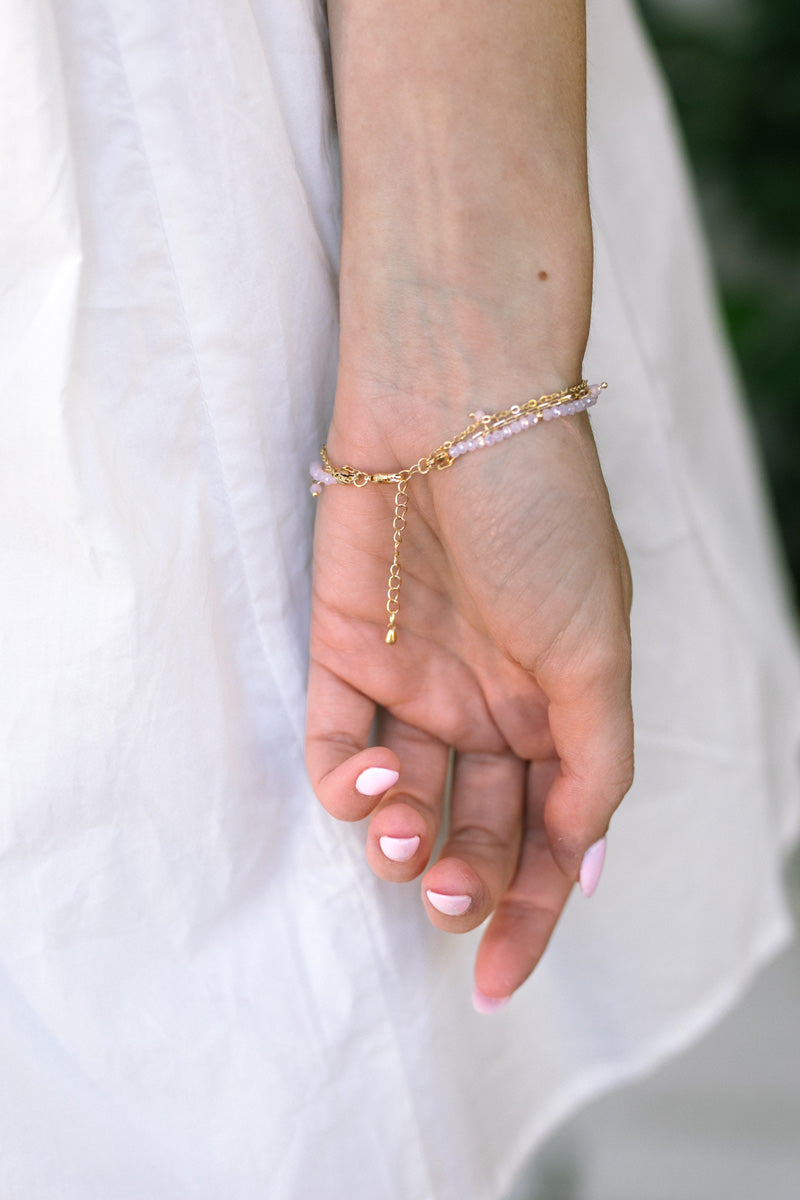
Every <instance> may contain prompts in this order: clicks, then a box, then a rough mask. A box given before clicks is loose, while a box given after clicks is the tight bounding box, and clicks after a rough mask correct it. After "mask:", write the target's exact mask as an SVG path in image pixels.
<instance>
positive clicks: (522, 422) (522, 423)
mask: <svg viewBox="0 0 800 1200" xmlns="http://www.w3.org/2000/svg"><path fill="white" fill-rule="evenodd" d="M519 427H520V429H529V428H530V420H529V419H528V417H520V419H519Z"/></svg>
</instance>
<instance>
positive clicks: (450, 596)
mask: <svg viewBox="0 0 800 1200" xmlns="http://www.w3.org/2000/svg"><path fill="white" fill-rule="evenodd" d="M555 425H556V423H554V424H553V425H551V427H550V428H545V429H541V430H537V431H535V432H534V433H532V434H530V435H525V436H523V437H520V438H517V439H513V440H512V442H510V443H508V444H507V445H505V446H503V447H502V449H501V448H498V449H497V451H491V450H489V451H482V452H480V453H479V454H475V455H473V456H471V458H470V459H469V460H466V461H465V462H464V463H459V464H458V465H457V466H456V467H455V468H454V469H453V470H450V471H447V472H444V473H438V472H436V473H434V474H433V475H432V476H429V477H427V478H424V479H423V478H416V479H415V480H414V481H413V483H412V486H411V504H410V506H409V519H408V527H407V530H406V533H405V536H404V539H403V544H402V547H401V564H402V574H403V584H402V591H401V597H400V604H401V609H400V617H399V625H398V629H399V633H398V640H397V643H396V645H394V646H387V645H386V644H385V642H384V629H385V619H386V609H385V603H386V584H387V576H388V566H389V562H390V559H391V525H392V514H393V493H392V490H391V487H389V486H385V487H383V486H379V485H373V486H371V487H368V488H365V489H360V490H356V489H353V488H346V487H334V488H330V489H327V490H326V494H325V495H324V497H323V498H322V500H321V503H320V511H319V513H318V524H317V535H316V550H315V575H314V607H313V616H312V637H311V654H312V672H311V683H310V694H309V765H310V769H311V772H312V777H314V779H315V783H316V785H317V790H318V793H319V794H320V798H321V799H322V800H323V803H325V804H326V807H328V808H329V810H330V811H331V812H333V813H334V814H335V815H337V816H342V817H345V818H353V817H361V816H363V815H366V813H367V812H369V811H371V810H372V809H373V807H374V805H375V801H374V800H365V798H364V797H361V796H359V795H358V794H357V793H356V792H355V791H354V789H353V782H354V780H355V778H356V776H357V774H358V772H359V770H360V769H361V768H362V766H363V765H366V763H367V760H369V762H370V763H372V764H375V763H377V765H384V766H389V767H391V766H396V768H397V769H400V771H401V777H400V780H399V782H398V784H397V786H395V787H394V788H393V789H391V791H390V792H389V793H388V794H387V795H386V797H385V798H384V799H383V800H382V801H381V803H380V804H379V805H378V806H377V808H376V809H375V812H374V816H373V820H372V822H371V826H370V836H369V839H368V849H367V853H368V857H369V860H370V862H371V864H372V866H373V867H374V869H375V870H376V871H377V872H378V873H379V874H380V875H381V876H382V877H384V878H387V879H393V880H403V879H409V878H412V877H413V876H414V875H417V874H419V873H420V872H421V871H422V870H423V869H424V867H425V865H426V862H427V860H428V856H429V854H430V850H431V847H432V845H433V842H434V841H435V839H436V835H437V832H438V826H439V820H440V814H441V797H442V793H443V791H444V783H445V776H446V771H447V764H448V753H449V748H450V747H452V748H453V749H454V750H455V752H456V767H455V777H454V785H453V798H452V809H451V817H450V830H449V837H448V840H447V843H446V845H445V847H444V849H443V852H442V855H441V856H440V858H439V861H438V862H437V863H436V864H435V865H433V866H432V867H430V868H429V869H428V870H427V872H426V875H425V878H424V881H423V889H424V891H425V892H427V891H428V890H432V891H434V892H439V893H445V894H451V895H452V894H454V893H458V894H464V895H469V896H470V897H471V901H472V903H471V906H470V908H469V911H468V912H467V913H466V914H465V915H463V916H460V917H452V916H444V915H442V914H441V913H439V912H437V911H436V909H434V908H433V907H431V906H429V914H430V915H431V918H432V920H434V922H435V923H436V924H437V925H440V926H441V927H443V928H446V929H457V930H461V929H465V928H470V927H472V926H474V925H477V924H478V923H479V922H480V921H482V920H483V919H484V918H485V917H486V916H488V915H489V913H490V912H492V911H493V910H496V914H495V919H494V921H493V922H492V924H491V926H490V928H489V930H488V931H487V933H486V935H485V936H484V940H483V943H482V947H481V951H480V953H479V959H478V964H477V968H476V978H477V981H478V986H479V987H480V989H481V991H483V992H485V993H486V994H488V995H506V994H508V993H509V992H510V991H512V990H513V989H514V988H516V987H517V986H518V985H519V983H521V982H522V980H523V979H524V978H525V977H526V976H527V974H528V973H529V972H530V970H531V969H532V968H533V966H534V965H535V962H536V961H538V958H539V957H540V955H541V953H542V951H543V950H544V947H545V945H546V942H547V940H548V938H549V935H550V932H551V931H552V928H553V926H554V924H555V921H556V919H557V917H558V914H559V912H560V911H561V909H562V907H563V905H564V902H565V900H566V897H567V895H568V892H569V889H570V887H571V884H572V881H573V879H574V878H575V874H576V870H575V862H574V861H573V860H574V858H575V855H576V854H578V850H579V847H581V846H583V842H584V841H585V838H586V836H590V837H591V836H592V833H591V831H592V830H595V829H596V828H597V826H598V823H600V824H601V828H600V830H599V832H602V831H603V829H604V827H605V823H607V819H608V817H609V816H610V813H609V812H608V811H606V810H607V807H608V805H607V802H604V801H603V799H601V798H600V797H599V795H598V793H599V792H603V791H604V790H605V788H604V784H605V787H607V781H603V780H602V778H600V779H598V780H597V782H596V783H595V784H591V783H590V784H589V785H588V786H587V778H586V777H587V774H588V771H589V767H591V768H592V770H594V771H597V770H598V769H599V771H600V775H601V776H602V772H603V770H604V769H605V770H606V772H607V771H609V770H617V771H619V770H620V766H619V761H618V760H619V754H618V752H617V747H616V746H612V745H606V746H603V747H600V750H599V753H598V736H600V737H601V738H602V737H605V736H606V735H605V734H601V733H600V732H599V730H598V729H597V726H598V721H599V723H600V725H602V726H607V725H608V722H607V721H605V722H604V721H603V720H602V718H601V715H600V714H598V711H597V709H598V700H599V699H601V698H605V699H607V698H608V694H609V693H610V692H613V691H616V692H619V691H620V687H619V680H620V679H621V680H622V691H624V685H625V680H626V676H627V604H628V598H629V593H628V582H627V567H626V564H625V560H624V552H623V551H622V549H621V545H620V543H619V538H618V535H617V533H616V528H615V526H614V524H613V520H612V518H611V515H610V512H609V509H608V503H607V498H606V496H605V489H604V487H603V484H602V477H601V476H600V472H599V467H598V466H597V461H596V457H595V455H594V452H593V445H592V442H591V435H590V433H589V431H588V424H587V423H585V422H583V421H577V420H574V419H571V420H570V421H564V422H561V426H562V428H558V429H557V428H556V427H555ZM339 461H341V458H340V459H339ZM609 646H613V647H614V650H615V653H616V654H617V655H618V656H619V661H618V664H617V668H616V671H612V672H611V673H609V665H610V663H609V649H608V648H609ZM610 674H611V675H613V676H614V677H615V678H614V679H612V678H610ZM604 694H605V695H604ZM376 705H377V706H379V709H380V712H381V720H380V726H379V728H380V746H381V748H376V747H373V748H371V749H368V750H365V749H364V747H366V746H367V739H368V736H369V730H370V727H371V725H372V721H373V717H374V713H375V706H376ZM616 708H617V709H618V708H619V701H617V704H616ZM627 719H628V720H629V716H628V718H627ZM625 720H626V718H625V717H623V724H624V721H625ZM617 724H618V725H619V719H618V720H617ZM626 734H627V730H625V731H624V732H623V733H622V735H620V731H619V729H617V730H616V732H615V733H614V737H615V739H616V742H617V743H620V742H621V741H622V740H623V738H624V737H625V736H626ZM395 756H396V758H395ZM398 760H399V762H398ZM612 760H613V762H614V764H615V765H614V766H613V767H611V766H610V765H607V766H606V767H605V768H603V763H604V762H605V763H606V764H610V762H611V761H612ZM624 769H625V768H622V770H624ZM614 784H615V786H616V787H617V789H618V784H619V781H618V780H615V781H614ZM599 818H600V821H599ZM587 831H589V832H588V833H587ZM412 834H413V835H418V836H419V837H420V843H419V850H418V852H417V853H416V854H415V855H414V856H413V858H412V859H411V860H410V861H408V862H404V863H394V862H391V861H390V860H389V859H387V858H386V857H385V855H384V854H382V853H381V850H380V848H379V845H380V841H379V839H380V838H381V837H383V836H385V835H388V836H389V837H409V836H411V835H412ZM587 844H588V843H587ZM583 848H585V846H584V847H583ZM555 855H557V856H558V864H557V862H556V857H555ZM578 861H579V860H578Z"/></svg>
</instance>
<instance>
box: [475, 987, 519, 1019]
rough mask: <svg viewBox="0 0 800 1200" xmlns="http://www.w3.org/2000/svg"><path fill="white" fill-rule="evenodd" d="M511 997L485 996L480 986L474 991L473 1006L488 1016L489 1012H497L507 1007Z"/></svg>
mask: <svg viewBox="0 0 800 1200" xmlns="http://www.w3.org/2000/svg"><path fill="white" fill-rule="evenodd" d="M510 999H511V997H510V996H484V994H483V992H482V991H480V989H479V988H475V991H474V992H473V993H472V1006H473V1008H474V1009H475V1011H476V1012H479V1013H484V1014H485V1015H487V1016H488V1014H489V1013H496V1012H499V1011H500V1009H501V1008H505V1006H506V1005H507V1004H508V1002H509V1000H510Z"/></svg>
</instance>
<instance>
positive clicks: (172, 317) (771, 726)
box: [0, 0, 800, 1200]
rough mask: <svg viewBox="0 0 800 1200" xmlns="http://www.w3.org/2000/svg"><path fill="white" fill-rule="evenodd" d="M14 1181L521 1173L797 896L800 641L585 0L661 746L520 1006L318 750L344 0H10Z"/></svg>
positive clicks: (2, 929)
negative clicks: (318, 643)
mask: <svg viewBox="0 0 800 1200" xmlns="http://www.w3.org/2000/svg"><path fill="white" fill-rule="evenodd" d="M0 13H1V14H2V21H1V22H0V28H2V31H3V36H2V38H1V39H0V58H1V59H2V70H0V130H2V138H1V141H0V146H1V148H2V152H1V153H0V173H1V174H2V183H0V217H1V218H2V219H1V220H0V239H1V240H2V253H1V254H0V264H1V265H0V272H1V273H2V287H1V288H0V305H1V306H2V321H0V337H1V338H2V353H0V375H2V390H1V391H0V395H1V396H2V406H3V421H2V428H3V436H2V438H0V550H1V552H2V564H0V571H1V572H2V573H1V574H0V647H1V655H0V745H1V746H2V755H0V1195H1V1196H2V1197H3V1200H145V1198H146V1200H219V1198H220V1197H224V1198H225V1200H266V1198H267V1197H268V1198H269V1200H307V1198H310V1197H319V1198H320V1200H322V1198H324V1200H377V1198H380V1200H464V1198H465V1197H467V1198H468V1200H500V1197H501V1196H502V1195H503V1194H504V1192H505V1190H506V1189H507V1187H508V1184H509V1181H510V1179H511V1178H512V1176H513V1174H514V1172H515V1171H516V1170H517V1168H518V1167H519V1165H520V1163H521V1162H522V1160H523V1159H524V1157H525V1156H526V1155H527V1154H528V1153H529V1152H530V1151H531V1149H532V1148H534V1147H535V1145H536V1144H537V1143H538V1142H539V1141H540V1140H541V1139H542V1137H543V1136H544V1135H545V1134H546V1133H547V1132H548V1131H549V1130H550V1129H551V1128H553V1126H554V1125H555V1124H556V1123H557V1122H558V1121H559V1120H561V1119H563V1118H564V1117H565V1116H566V1115H567V1114H568V1113H569V1112H571V1111H573V1110H574V1108H575V1107H576V1106H577V1105H578V1104H579V1103H580V1102H582V1101H584V1100H585V1099H586V1098H588V1097H589V1096H592V1095H594V1094H596V1093H598V1092H599V1091H600V1090H602V1089H605V1088H608V1087H611V1086H613V1085H614V1084H616V1083H617V1082H619V1081H621V1080H622V1079H624V1078H627V1077H629V1076H631V1075H633V1074H635V1073H637V1072H640V1071H642V1070H644V1069H645V1068H646V1067H648V1066H649V1065H650V1064H652V1063H654V1062H656V1061H658V1060H659V1059H661V1058H662V1057H664V1056H665V1055H667V1054H668V1053H670V1052H672V1051H674V1050H675V1049H676V1048H678V1047H680V1046H683V1045H684V1044H686V1043H687V1042H688V1041H689V1040H690V1039H691V1038H692V1037H694V1036H696V1035H697V1034H698V1033H699V1032H700V1031H701V1030H702V1029H704V1028H705V1027H706V1026H708V1025H709V1024H710V1023H711V1022H712V1021H713V1020H714V1019H715V1018H716V1017H717V1016H718V1015H719V1014H720V1013H721V1012H722V1011H723V1010H724V1009H725V1007H726V1006H727V1005H729V1004H730V1003H731V1002H732V1000H733V999H734V998H735V996H736V995H737V994H738V992H739V990H740V989H741V987H742V986H743V984H744V982H745V981H746V980H747V979H748V978H749V977H750V976H751V975H752V974H753V972H754V971H755V970H756V969H757V968H758V966H759V965H760V964H761V963H763V962H764V961H765V959H766V958H767V957H768V956H769V955H771V954H772V953H774V952H775V951H776V950H777V948H778V947H780V946H781V945H782V944H783V943H784V942H785V941H786V939H787V937H788V936H789V932H790V930H789V923H788V918H787V914H786V907H785V904H784V899H783V896H782V892H781V888H780V876H779V869H780V864H781V859H782V855H783V854H784V852H785V850H786V847H787V846H788V844H789V842H790V840H791V838H792V837H793V835H794V832H795V828H796V823H797V776H796V766H797V764H796V749H797V741H798V730H800V700H799V697H800V684H799V680H800V672H799V671H798V655H797V650H796V645H795V642H794V640H793V634H792V631H791V626H790V621H789V617H788V615H787V607H786V602H785V600H784V598H783V591H782V586H781V585H780V583H779V579H778V572H777V568H776V565H775V560H774V557H773V551H772V546H771V541H770V533H769V532H768V530H767V529H766V528H765V524H764V517H763V512H762V507H761V500H760V491H759V482H758V479H757V476H756V472H755V471H754V467H753V462H752V459H751V453H750V449H749V444H748V435H747V432H746V429H745V428H744V427H743V422H742V419H741V417H740V413H739V409H738V402H737V397H736V383H735V380H734V378H733V377H732V374H731V371H730V368H729V365H728V362H727V359H726V356H725V353H724V352H723V350H722V349H721V347H720V343H719V339H718V330H717V326H716V321H715V317H714V316H713V313H712V309H711V307H710V304H709V286H708V280H707V275H706V265H705V255H704V251H703V248H702V246H701V244H700V242H699V240H698V235H697V231H696V227H695V219H694V216H693V213H692V209H691V203H690V199H689V197H688V195H687V191H686V185H685V183H684V180H683V177H682V173H681V165H680V162H679V160H678V158H677V156H676V151H675V149H674V147H673V144H672V140H671V139H672V134H671V129H670V116H669V112H668V111H667V108H666V105H665V101H664V98H663V95H662V92H661V90H660V85H659V82H658V80H657V77H656V74H655V72H654V69H653V66H652V64H651V61H650V59H649V56H648V54H647V51H646V50H645V48H644V47H643V45H642V42H641V37H640V33H639V30H638V27H637V25H636V23H635V21H634V19H633V17H632V15H631V12H630V10H629V9H628V7H627V6H626V4H625V2H624V0H602V2H601V0H596V3H594V4H593V5H592V4H590V35H589V37H590V40H589V59H590V64H589V93H590V103H589V124H590V142H591V164H590V166H591V184H592V193H593V201H594V217H595V222H596V231H597V277H596V304H595V318H594V325H593V333H592V340H591V347H590V352H589V355H588V359H587V371H588V374H589V375H590V376H592V377H594V376H602V377H603V378H608V379H609V381H610V382H611V385H612V386H611V387H610V389H609V391H608V392H607V393H605V395H604V397H603V402H602V404H601V405H599V406H598V408H597V409H596V410H594V411H595V414H596V415H595V417H594V425H595V430H596V434H597V438H598V442H599V445H600V451H601V456H602V460H603V464H604V469H605V472H606V475H607V479H608V483H609V486H610V490H611V493H612V499H613V503H614V506H615V511H616V514H617V518H618V521H619V524H620V526H621V529H622V533H623V536H624V539H625V542H626V544H627V548H628V551H629V554H630V558H631V562H632V566H633V574H634V586H635V605H634V615H633V625H634V639H635V667H634V690H635V705H636V718H637V759H638V773H637V779H636V783H635V786H634V789H633V791H632V792H631V794H630V796H629V798H628V799H627V800H626V802H625V804H624V805H623V807H622V809H621V810H620V811H619V813H618V815H617V816H616V818H615V820H614V822H613V825H612V831H611V835H610V841H609V854H608V860H607V866H606V872H605V876H604V879H603V883H602V886H601V888H600V889H599V891H598V893H597V895H596V897H595V898H594V899H593V900H592V901H591V903H586V902H584V901H582V900H581V898H577V899H573V900H572V901H571V902H570V904H569V906H568V909H567V912H566V914H565V917H564V919H563V921H562V922H561V925H560V927H559V930H558V932H557V935H556V937H555V939H554V942H553V944H552V946H551V948H550V950H549V951H548V953H547V955H546V958H545V960H544V962H543V963H542V965H541V966H540V968H539V969H538V970H537V972H536V973H535V975H534V977H533V978H532V980H531V981H530V982H529V983H528V984H526V985H525V987H524V988H523V989H522V990H521V991H520V992H519V993H518V994H517V996H515V998H514V1000H513V1002H512V1003H511V1004H510V1005H509V1006H508V1008H507V1009H505V1010H504V1011H503V1012H502V1013H500V1014H497V1015H496V1016H494V1017H491V1018H486V1017H480V1016H478V1015H477V1014H476V1013H475V1012H474V1011H473V1009H472V1007H471V1003H470V993H471V973H472V962H473V958H474V952H475V945H476V937H477V934H476V935H469V936H466V937H461V938H454V937H450V936H447V935H445V934H442V933H440V932H438V931H436V930H435V929H433V928H432V927H431V926H430V924H429V922H428V920H427V918H426V917H425V914H424V912H423V910H422V906H421V904H420V901H419V894H418V886H417V884H416V883H414V884H409V885H405V886H392V885H388V884H385V883H383V882H381V881H379V880H377V879H376V878H374V877H373V876H372V874H371V872H370V871H369V869H368V867H367V866H366V864H365V861H364V856H363V838H364V830H363V828H360V827H352V826H344V825H340V824H338V823H336V822H335V821H333V820H332V819H331V818H330V817H328V816H327V815H326V814H325V813H324V811H323V810H322V809H321V808H320V807H319V805H318V804H317V802H316V801H315V799H314V796H313V794H312V792H311V790H310V787H309V784H308V782H307V780H306V775H305V770H304V765H303V724H304V683H305V670H306V629H307V621H308V601H309V559H310V535H311V527H312V521H313V506H312V502H311V500H310V498H309V497H308V491H307V479H306V471H307V464H308V462H309V460H310V459H312V458H313V457H314V455H315V452H316V449H317V447H318V446H319V444H320V442H321V440H322V436H323V433H324V430H325V426H326V420H327V417H328V414H329V411H330V405H331V400H332V395H333V389H334V381H335V372H336V345H337V309H336V271H337V262H336V259H337V241H338V164H337V149H336V141H335V130H334V126H333V117H332V106H331V97H330V87H329V73H328V67H327V57H326V54H327V51H326V30H325V20H324V6H323V4H322V2H321V0H295V2H294V3H290V2H289V0H191V3H190V2H189V0H177V2H175V3H164V2H163V0H59V2H58V3H56V2H55V0H2V3H0Z"/></svg>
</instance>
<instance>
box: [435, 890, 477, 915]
mask: <svg viewBox="0 0 800 1200" xmlns="http://www.w3.org/2000/svg"><path fill="white" fill-rule="evenodd" d="M425 895H426V896H427V897H428V903H429V904H432V905H433V907H434V908H435V909H437V910H438V911H439V912H440V913H444V915H445V916H446V917H463V915H464V913H465V912H466V911H467V909H468V908H469V906H470V905H471V904H472V897H471V896H450V895H448V894H447V893H445V892H429V891H428V892H426V893H425Z"/></svg>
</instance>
